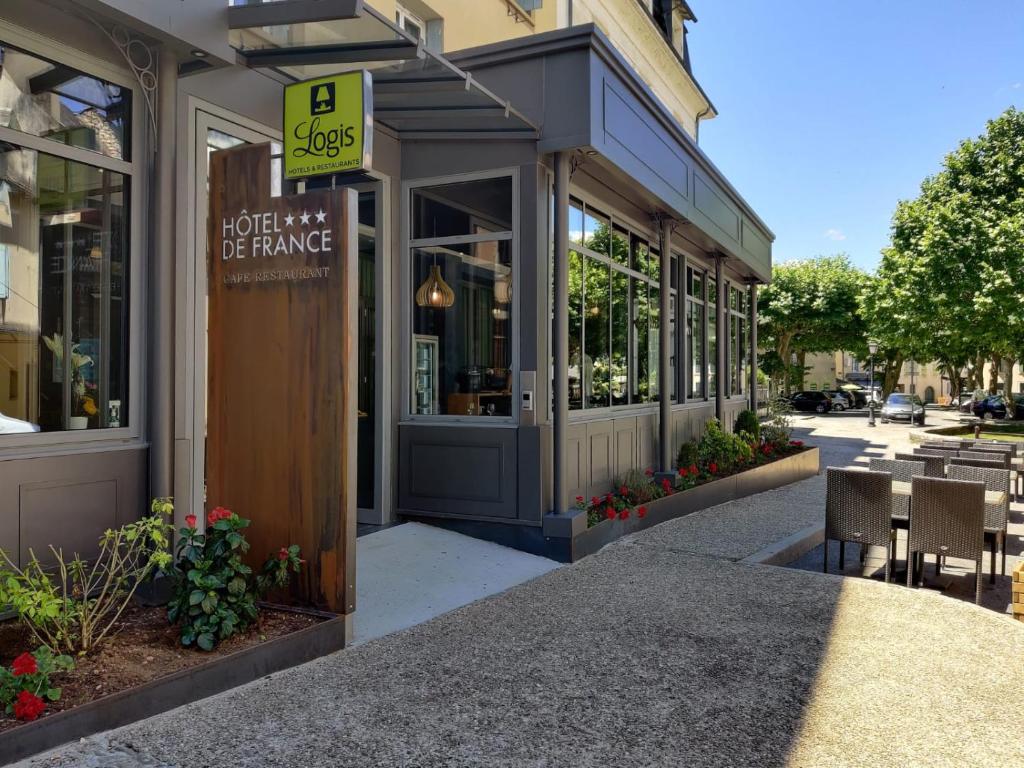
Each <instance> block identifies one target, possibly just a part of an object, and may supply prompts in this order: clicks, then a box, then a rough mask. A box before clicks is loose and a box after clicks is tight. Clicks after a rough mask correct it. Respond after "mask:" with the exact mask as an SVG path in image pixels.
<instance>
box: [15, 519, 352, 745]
mask: <svg viewBox="0 0 1024 768" xmlns="http://www.w3.org/2000/svg"><path fill="white" fill-rule="evenodd" d="M172 516H173V505H172V503H171V501H170V500H169V499H156V500H154V502H153V510H152V514H151V515H150V516H148V517H144V518H142V519H141V520H138V521H135V522H132V523H128V524H126V525H124V526H122V527H120V528H117V529H113V530H108V531H106V532H105V533H104V534H103V536H102V537H101V538H100V542H99V554H98V555H97V556H96V557H95V558H94V559H91V560H89V561H85V560H83V559H82V558H80V557H79V556H78V555H74V556H65V555H64V553H63V552H62V551H61V550H59V549H57V548H55V547H50V552H49V554H50V555H51V558H52V560H53V561H54V562H53V564H47V565H44V564H43V563H42V562H41V561H40V560H39V558H38V557H37V556H36V554H35V553H34V552H33V551H32V550H29V552H28V556H27V558H24V559H23V562H21V563H20V564H19V563H18V562H16V561H15V560H14V559H12V558H11V556H9V555H7V554H6V553H4V552H2V551H0V605H5V606H10V607H11V608H12V609H13V611H14V613H15V614H16V616H17V619H16V620H11V621H8V622H4V623H0V764H4V763H6V762H9V761H14V760H18V759H21V758H22V757H25V756H27V755H31V754H33V753H35V752H38V751H42V750H45V749H49V748H52V747H55V746H58V745H60V744H62V743H65V742H67V741H70V740H72V739H76V738H80V737H82V736H87V735H89V734H91V733H95V732H97V731H102V730H107V729H110V728H115V727H118V726H121V725H125V724H126V723H130V722H133V721H135V720H138V719H141V718H143V717H148V716H150V715H154V714H157V713H159V712H163V711H166V710H168V709H171V708H173V707H177V706H180V705H182V704H187V703H189V702H191V701H195V700H196V699H199V698H202V697H204V696H209V695H212V694H214V693H219V692H221V691H224V690H227V689H228V688H231V687H234V686H236V685H241V684H243V683H247V682H251V681H252V680H255V679H257V678H259V677H261V676H263V675H266V674H269V673H271V672H275V671H278V670H281V669H285V668H287V667H290V666H294V665H296V664H301V663H303V662H306V661H309V660H311V659H314V658H316V657H318V656H321V655H323V654H325V653H330V652H332V651H335V650H339V649H340V648H343V647H344V646H345V642H346V639H347V637H348V633H349V629H350V623H349V621H348V618H347V617H339V616H335V615H334V614H326V613H321V612H317V611H310V610H303V609H296V608H274V607H268V606H267V605H266V604H265V603H262V602H261V600H263V599H264V598H265V596H266V595H267V594H268V593H269V592H270V591H272V590H281V589H283V588H284V587H287V585H288V582H289V580H290V578H291V574H292V573H298V572H300V570H301V569H302V567H303V565H304V563H305V561H304V560H302V558H301V557H300V552H299V547H298V546H296V545H291V546H284V547H281V548H280V549H278V550H277V551H275V552H272V553H270V554H269V555H268V556H267V558H266V560H265V561H264V562H263V565H262V566H261V567H260V568H259V569H255V568H253V567H252V566H250V565H249V564H247V563H246V561H245V560H246V558H245V555H246V553H247V552H248V550H249V543H248V541H247V540H246V537H245V529H246V528H247V527H248V526H249V521H248V520H247V519H245V518H243V517H241V516H239V515H237V514H235V513H234V512H231V511H230V510H227V509H223V508H221V507H217V508H216V509H214V510H212V511H211V512H210V513H209V514H208V515H207V517H206V521H205V525H203V526H202V527H199V526H198V521H197V519H196V517H195V516H193V515H189V516H188V517H187V518H186V520H185V527H182V528H179V529H178V531H177V546H176V547H175V548H174V554H173V555H172V554H171V551H170V549H171V525H170V523H169V522H168V520H169V519H170V518H171V517H172ZM160 586H165V587H168V589H167V590H166V592H167V594H166V595H164V596H163V597H164V599H163V602H165V603H167V602H169V606H168V605H159V606H152V605H150V606H148V607H147V606H146V605H143V604H141V603H143V602H144V601H143V600H142V596H143V593H147V592H148V593H150V595H149V597H148V598H147V600H152V598H153V597H155V596H156V595H157V594H158V593H159V592H160V589H159V587H160ZM156 602H160V601H159V600H157V601H156Z"/></svg>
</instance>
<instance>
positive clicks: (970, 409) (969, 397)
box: [957, 392, 974, 413]
mask: <svg viewBox="0 0 1024 768" xmlns="http://www.w3.org/2000/svg"><path fill="white" fill-rule="evenodd" d="M957 407H958V408H959V410H960V413H974V395H973V394H972V393H970V392H961V393H960V400H959V402H958V404H957Z"/></svg>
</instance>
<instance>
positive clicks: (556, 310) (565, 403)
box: [551, 152, 569, 514]
mask: <svg viewBox="0 0 1024 768" xmlns="http://www.w3.org/2000/svg"><path fill="white" fill-rule="evenodd" d="M554 161H555V189H554V196H555V218H554V228H555V232H554V240H555V243H554V246H555V248H554V251H555V252H554V265H553V266H554V306H553V307H552V315H553V319H552V326H553V327H552V329H551V355H552V363H553V366H552V376H553V377H554V381H553V382H552V384H551V387H552V395H553V400H554V410H553V411H552V417H553V421H554V424H553V427H554V428H553V441H554V445H553V446H552V454H553V455H552V460H553V467H552V474H553V476H554V499H553V501H552V506H553V510H552V511H554V512H555V513H559V514H560V513H564V512H565V511H566V508H567V507H566V499H567V497H568V490H567V488H566V478H565V474H566V471H565V470H566V462H565V448H566V443H565V431H566V427H567V426H568V422H569V155H568V153H566V152H555V155H554Z"/></svg>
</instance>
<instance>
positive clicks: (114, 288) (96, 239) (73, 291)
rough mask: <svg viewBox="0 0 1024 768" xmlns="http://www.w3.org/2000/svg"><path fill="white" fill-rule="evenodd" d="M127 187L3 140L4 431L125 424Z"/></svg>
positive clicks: (0, 428) (0, 312)
mask: <svg viewBox="0 0 1024 768" xmlns="http://www.w3.org/2000/svg"><path fill="white" fill-rule="evenodd" d="M127 200H128V184H127V179H126V178H125V177H124V176H122V175H121V174H119V173H114V172H111V171H106V170H102V169H99V168H95V167H92V166H88V165H84V164H82V163H77V162H74V161H71V160H65V159H62V158H59V157H55V156H53V155H49V154H45V153H42V152H34V151H31V150H26V149H21V148H19V147H15V146H12V145H10V144H0V251H2V252H3V258H2V259H0V266H2V270H0V278H2V287H0V432H33V431H59V430H67V429H75V430H78V429H102V428H108V427H123V426H126V425H127V420H128V367H127V344H128V269H127V263H128V261H127V245H128V238H127V233H128V206H127Z"/></svg>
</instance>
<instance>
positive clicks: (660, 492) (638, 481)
mask: <svg viewBox="0 0 1024 768" xmlns="http://www.w3.org/2000/svg"><path fill="white" fill-rule="evenodd" d="M616 486H617V487H618V489H619V496H621V497H623V498H624V499H625V500H626V502H627V503H628V504H629V505H630V506H633V507H635V506H636V505H637V504H646V503H647V502H649V501H654V500H655V499H660V498H661V497H662V496H664V495H665V489H664V488H662V487H661V485H659V484H658V483H655V482H654V480H653V479H652V478H651V477H650V476H648V475H647V473H646V472H642V471H641V470H639V469H631V470H629V471H628V472H626V474H624V475H623V476H622V477H621V478H620V479H619V481H618V483H616Z"/></svg>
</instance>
